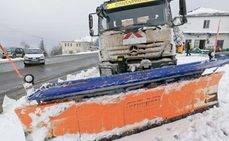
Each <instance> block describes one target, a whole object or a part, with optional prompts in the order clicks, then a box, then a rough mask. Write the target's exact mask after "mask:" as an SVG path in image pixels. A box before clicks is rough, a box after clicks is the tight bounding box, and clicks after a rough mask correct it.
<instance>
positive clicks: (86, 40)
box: [74, 36, 95, 42]
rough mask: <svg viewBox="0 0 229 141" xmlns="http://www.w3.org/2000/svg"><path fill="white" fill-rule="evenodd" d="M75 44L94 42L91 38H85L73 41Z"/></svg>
mask: <svg viewBox="0 0 229 141" xmlns="http://www.w3.org/2000/svg"><path fill="white" fill-rule="evenodd" d="M74 41H75V42H95V38H92V37H91V36H85V37H82V38H79V39H76V40H74Z"/></svg>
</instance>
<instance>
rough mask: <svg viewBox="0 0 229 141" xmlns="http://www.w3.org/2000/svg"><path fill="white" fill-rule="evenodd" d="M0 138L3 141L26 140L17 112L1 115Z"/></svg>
mask: <svg viewBox="0 0 229 141" xmlns="http://www.w3.org/2000/svg"><path fill="white" fill-rule="evenodd" d="M0 138H1V140H2V141H25V135H24V130H23V127H22V125H21V123H20V121H19V119H18V118H17V115H16V114H15V113H6V114H3V115H0Z"/></svg>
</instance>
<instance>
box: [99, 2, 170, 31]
mask: <svg viewBox="0 0 229 141" xmlns="http://www.w3.org/2000/svg"><path fill="white" fill-rule="evenodd" d="M165 9H166V8H165V4H157V5H151V6H146V7H139V8H134V9H127V10H119V11H114V12H107V13H106V17H99V31H100V32H103V31H104V30H112V29H121V28H125V27H128V26H132V25H151V26H153V25H154V26H158V25H164V24H165V23H166V14H165Z"/></svg>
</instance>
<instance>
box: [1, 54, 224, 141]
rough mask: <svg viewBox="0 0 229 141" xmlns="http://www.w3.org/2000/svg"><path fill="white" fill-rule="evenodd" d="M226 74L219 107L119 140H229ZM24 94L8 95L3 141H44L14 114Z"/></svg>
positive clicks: (65, 140)
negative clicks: (28, 131) (16, 97)
mask: <svg viewBox="0 0 229 141" xmlns="http://www.w3.org/2000/svg"><path fill="white" fill-rule="evenodd" d="M206 59H208V58H207V57H206V56H199V55H192V56H190V57H186V56H184V55H178V63H179V64H183V63H190V62H196V61H202V60H206ZM222 69H223V70H224V71H225V72H226V73H225V75H224V76H223V79H222V80H221V82H220V88H219V99H220V107H219V108H217V107H215V108H213V109H210V110H208V111H206V112H204V113H199V114H195V115H192V116H189V117H187V118H185V119H182V120H179V121H176V122H173V123H170V124H166V125H162V126H160V127H157V128H153V129H151V130H147V131H144V132H142V133H139V134H135V135H131V136H128V137H124V138H122V139H119V141H139V140H142V141H227V140H229V108H228V107H229V87H228V86H229V65H226V66H225V67H223V68H222ZM96 76H98V70H97V68H92V69H89V70H85V71H82V72H81V73H79V74H76V75H68V77H67V79H68V80H74V79H81V78H88V77H96ZM59 81H63V80H59ZM26 104H27V103H26V100H25V97H23V98H21V99H20V100H18V101H15V100H12V99H9V98H7V97H5V100H4V103H3V110H4V112H3V114H1V115H0V139H1V140H3V141H14V140H17V141H25V140H29V141H30V140H34V141H43V140H44V135H45V133H46V131H45V130H42V129H41V130H39V131H37V132H36V133H34V134H32V135H31V136H30V137H27V138H25V135H24V132H23V127H22V125H21V124H20V121H19V119H18V118H17V116H16V115H15V113H14V109H15V108H16V107H18V106H19V105H20V106H21V105H26ZM53 140H54V141H76V136H75V135H65V136H63V137H58V138H56V139H53Z"/></svg>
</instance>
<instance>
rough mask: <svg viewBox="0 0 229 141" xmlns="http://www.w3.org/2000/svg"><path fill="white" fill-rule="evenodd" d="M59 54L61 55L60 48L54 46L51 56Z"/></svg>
mask: <svg viewBox="0 0 229 141" xmlns="http://www.w3.org/2000/svg"><path fill="white" fill-rule="evenodd" d="M61 54H62V48H61V47H60V46H55V47H54V48H53V49H52V51H51V56H55V55H61Z"/></svg>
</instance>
